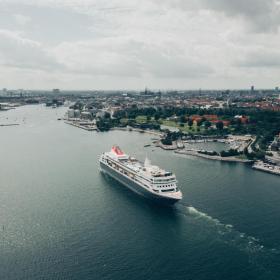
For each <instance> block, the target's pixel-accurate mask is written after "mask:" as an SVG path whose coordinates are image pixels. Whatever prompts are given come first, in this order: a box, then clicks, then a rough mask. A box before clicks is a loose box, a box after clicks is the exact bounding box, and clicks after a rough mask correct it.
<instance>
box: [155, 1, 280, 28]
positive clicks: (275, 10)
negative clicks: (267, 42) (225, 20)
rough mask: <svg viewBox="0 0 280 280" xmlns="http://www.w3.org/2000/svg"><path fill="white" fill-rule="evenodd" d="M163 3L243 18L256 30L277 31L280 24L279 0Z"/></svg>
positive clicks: (188, 9)
mask: <svg viewBox="0 0 280 280" xmlns="http://www.w3.org/2000/svg"><path fill="white" fill-rule="evenodd" d="M154 1H156V2H157V3H158V4H159V3H160V1H159V0H154ZM163 3H164V4H165V5H168V6H169V7H171V8H174V9H184V10H187V11H190V10H210V11H215V12H218V13H222V14H224V15H225V16H227V17H231V18H234V19H235V20H236V21H238V20H239V19H242V20H244V21H245V22H247V24H248V26H249V27H250V29H251V31H254V32H268V31H269V32H277V31H278V28H279V25H280V2H279V1H278V0H246V1H244V0H233V1H229V0H211V1H209V0H190V1H185V0H163ZM213 16H215V15H214V14H213Z"/></svg>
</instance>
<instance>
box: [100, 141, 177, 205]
mask: <svg viewBox="0 0 280 280" xmlns="http://www.w3.org/2000/svg"><path fill="white" fill-rule="evenodd" d="M99 162H100V170H101V171H102V172H103V173H105V174H108V175H109V176H110V177H112V178H114V179H115V180H117V181H118V182H120V183H121V184H122V185H124V186H126V187H127V188H129V189H130V190H132V191H134V192H135V193H137V194H139V195H142V196H144V197H147V198H149V199H152V200H154V201H157V202H159V203H163V204H169V205H172V204H174V203H176V202H177V201H179V200H181V199H182V192H181V191H180V190H179V188H178V187H177V180H176V176H175V175H174V174H173V173H171V172H169V171H165V170H163V169H161V168H159V167H158V166H155V165H152V164H151V163H150V161H149V160H148V159H147V158H146V160H145V162H144V163H142V162H140V161H138V160H137V159H136V158H134V157H131V156H129V155H127V154H125V153H124V152H123V151H122V150H121V149H120V148H119V147H118V146H113V147H112V149H111V151H110V152H106V153H103V154H102V155H101V156H100V159H99Z"/></svg>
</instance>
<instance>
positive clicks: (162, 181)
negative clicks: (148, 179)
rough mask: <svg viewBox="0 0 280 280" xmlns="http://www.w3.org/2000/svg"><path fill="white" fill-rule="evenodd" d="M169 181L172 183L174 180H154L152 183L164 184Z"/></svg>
mask: <svg viewBox="0 0 280 280" xmlns="http://www.w3.org/2000/svg"><path fill="white" fill-rule="evenodd" d="M170 181H174V178H171V179H167V180H166V179H165V180H154V183H164V182H170Z"/></svg>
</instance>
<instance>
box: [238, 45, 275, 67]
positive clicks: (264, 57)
mask: <svg viewBox="0 0 280 280" xmlns="http://www.w3.org/2000/svg"><path fill="white" fill-rule="evenodd" d="M236 65H237V66H241V67H249V68H274V69H275V68H276V69H277V68H278V69H279V70H280V51H278V50H267V49H259V50H254V51H252V52H250V53H248V54H247V55H245V56H244V57H243V58H242V59H240V60H239V61H237V63H236Z"/></svg>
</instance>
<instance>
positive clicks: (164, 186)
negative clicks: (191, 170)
mask: <svg viewBox="0 0 280 280" xmlns="http://www.w3.org/2000/svg"><path fill="white" fill-rule="evenodd" d="M157 187H158V188H166V187H174V185H163V186H157Z"/></svg>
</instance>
